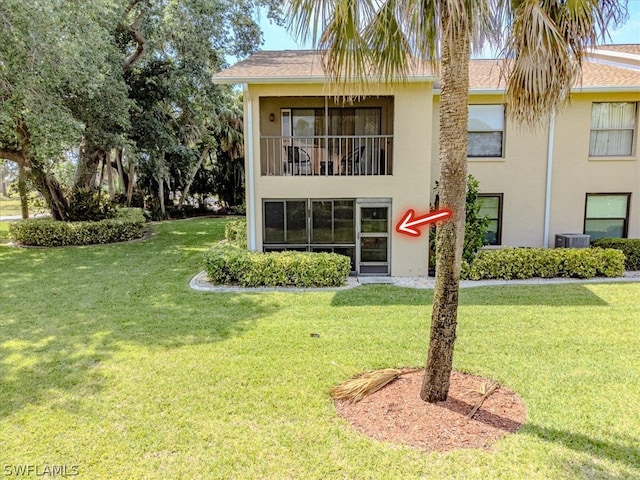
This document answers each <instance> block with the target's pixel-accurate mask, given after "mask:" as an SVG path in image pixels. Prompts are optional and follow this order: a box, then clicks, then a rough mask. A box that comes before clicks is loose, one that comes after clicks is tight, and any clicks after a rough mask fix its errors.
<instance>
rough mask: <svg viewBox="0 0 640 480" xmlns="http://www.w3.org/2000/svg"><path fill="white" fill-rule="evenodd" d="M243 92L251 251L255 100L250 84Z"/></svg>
mask: <svg viewBox="0 0 640 480" xmlns="http://www.w3.org/2000/svg"><path fill="white" fill-rule="evenodd" d="M242 94H243V97H244V102H245V103H244V104H245V112H244V118H245V121H244V126H245V129H244V148H245V157H246V159H245V165H246V171H247V209H248V221H247V230H248V231H247V239H248V242H247V243H248V245H247V247H248V248H249V250H250V251H255V250H256V186H255V172H254V163H255V162H254V159H253V101H252V99H251V95H250V94H249V85H248V84H246V83H245V84H244V85H243V86H242Z"/></svg>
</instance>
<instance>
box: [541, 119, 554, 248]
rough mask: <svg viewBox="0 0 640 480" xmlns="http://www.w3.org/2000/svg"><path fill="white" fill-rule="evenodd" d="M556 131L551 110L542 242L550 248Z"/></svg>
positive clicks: (545, 246)
mask: <svg viewBox="0 0 640 480" xmlns="http://www.w3.org/2000/svg"><path fill="white" fill-rule="evenodd" d="M555 131H556V112H555V110H552V111H551V114H550V115H549V137H548V138H549V139H548V144H547V179H546V185H545V195H544V232H543V238H542V244H543V246H544V248H549V233H550V232H549V230H550V228H549V225H550V223H551V181H552V179H553V139H554V137H555Z"/></svg>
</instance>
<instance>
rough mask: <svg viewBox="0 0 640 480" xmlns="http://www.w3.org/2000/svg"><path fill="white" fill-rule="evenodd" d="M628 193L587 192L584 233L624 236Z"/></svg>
mask: <svg viewBox="0 0 640 480" xmlns="http://www.w3.org/2000/svg"><path fill="white" fill-rule="evenodd" d="M630 197H631V194H630V193H587V202H586V207H585V218H584V233H585V234H587V235H591V240H595V239H596V238H626V237H627V229H628V223H629V198H630Z"/></svg>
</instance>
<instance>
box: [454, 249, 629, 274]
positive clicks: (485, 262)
mask: <svg viewBox="0 0 640 480" xmlns="http://www.w3.org/2000/svg"><path fill="white" fill-rule="evenodd" d="M623 274H624V254H623V253H622V252H621V251H619V250H615V249H611V248H608V249H604V248H554V249H549V248H504V249H501V250H484V251H481V252H480V253H479V254H478V256H477V257H476V259H475V260H474V262H473V264H472V265H471V266H469V265H468V264H464V265H463V269H462V278H465V279H469V280H485V279H501V280H512V279H525V278H533V277H543V278H552V277H574V278H592V277H596V276H604V277H620V276H622V275H623Z"/></svg>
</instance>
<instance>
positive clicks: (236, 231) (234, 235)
mask: <svg viewBox="0 0 640 480" xmlns="http://www.w3.org/2000/svg"><path fill="white" fill-rule="evenodd" d="M224 238H226V239H227V242H229V243H231V244H232V245H235V246H237V247H240V248H247V220H246V219H245V218H241V219H239V220H232V221H230V222H227V224H226V225H225V226H224Z"/></svg>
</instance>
